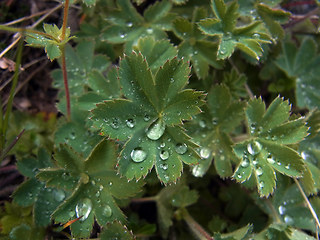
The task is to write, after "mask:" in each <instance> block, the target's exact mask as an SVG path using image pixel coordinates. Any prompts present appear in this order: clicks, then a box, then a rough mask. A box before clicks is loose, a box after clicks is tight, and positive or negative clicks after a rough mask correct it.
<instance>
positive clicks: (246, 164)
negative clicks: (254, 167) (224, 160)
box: [241, 158, 249, 168]
mask: <svg viewBox="0 0 320 240" xmlns="http://www.w3.org/2000/svg"><path fill="white" fill-rule="evenodd" d="M248 166H249V161H248V159H246V158H244V159H243V161H242V162H241V167H244V168H246V167H248Z"/></svg>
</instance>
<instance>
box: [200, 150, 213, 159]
mask: <svg viewBox="0 0 320 240" xmlns="http://www.w3.org/2000/svg"><path fill="white" fill-rule="evenodd" d="M210 154H211V151H210V149H209V148H201V150H200V156H201V157H202V158H208V157H209V156H210Z"/></svg>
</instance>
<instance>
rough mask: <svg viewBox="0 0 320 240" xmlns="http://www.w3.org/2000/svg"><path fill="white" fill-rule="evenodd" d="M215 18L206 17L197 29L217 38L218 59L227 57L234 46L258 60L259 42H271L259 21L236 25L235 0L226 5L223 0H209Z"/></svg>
mask: <svg viewBox="0 0 320 240" xmlns="http://www.w3.org/2000/svg"><path fill="white" fill-rule="evenodd" d="M211 7H212V11H213V13H214V15H215V18H206V19H203V20H201V21H200V22H199V23H198V26H199V29H200V30H201V31H202V32H203V33H204V34H206V35H208V36H217V37H218V38H219V47H218V51H217V58H218V59H226V58H229V57H230V56H231V55H232V54H233V52H234V50H235V49H236V48H238V49H240V50H241V51H243V52H245V53H246V54H248V55H250V56H251V57H253V58H255V59H257V60H259V58H260V56H261V55H262V51H263V50H262V48H261V45H260V44H261V43H271V42H270V37H269V36H268V35H267V34H265V33H264V32H263V31H261V30H259V29H258V27H259V25H260V24H261V22H259V21H254V22H252V23H250V24H248V25H244V26H240V27H237V26H236V25H237V19H238V17H239V13H238V8H239V5H238V3H237V1H233V2H231V3H230V4H228V5H226V4H225V3H224V1H223V0H212V1H211Z"/></svg>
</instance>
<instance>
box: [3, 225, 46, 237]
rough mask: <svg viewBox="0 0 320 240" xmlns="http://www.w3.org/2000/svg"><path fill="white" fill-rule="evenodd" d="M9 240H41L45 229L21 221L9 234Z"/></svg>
mask: <svg viewBox="0 0 320 240" xmlns="http://www.w3.org/2000/svg"><path fill="white" fill-rule="evenodd" d="M9 237H10V239H11V240H20V239H25V240H41V239H43V238H44V237H45V229H44V228H38V227H30V226H29V225H27V224H25V223H23V224H21V225H19V226H17V227H15V228H13V229H12V231H11V232H10V234H9Z"/></svg>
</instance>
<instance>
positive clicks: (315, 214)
mask: <svg viewBox="0 0 320 240" xmlns="http://www.w3.org/2000/svg"><path fill="white" fill-rule="evenodd" d="M293 180H294V181H295V183H296V184H297V186H298V188H299V191H300V193H301V195H302V197H303V198H304V200H305V201H306V203H307V206H308V208H309V210H310V212H311V214H312V216H313V218H314V220H315V221H316V224H317V228H320V222H319V218H318V216H317V213H316V212H315V211H314V209H313V207H312V205H311V203H310V201H309V199H308V197H307V196H306V194H305V193H304V191H303V189H302V187H301V185H300V183H299V181H298V180H297V179H295V178H294V179H293Z"/></svg>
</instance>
